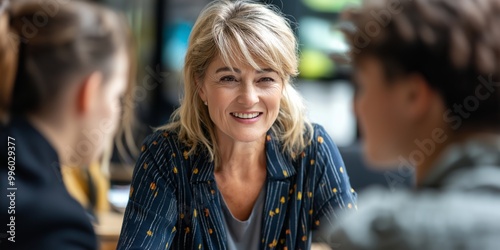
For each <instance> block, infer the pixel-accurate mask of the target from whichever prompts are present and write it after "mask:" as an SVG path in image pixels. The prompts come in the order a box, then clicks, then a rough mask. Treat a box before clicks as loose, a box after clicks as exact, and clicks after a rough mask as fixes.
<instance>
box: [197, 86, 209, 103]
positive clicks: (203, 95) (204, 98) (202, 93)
mask: <svg viewBox="0 0 500 250" xmlns="http://www.w3.org/2000/svg"><path fill="white" fill-rule="evenodd" d="M196 87H197V88H198V95H199V96H200V98H201V101H203V102H206V101H207V95H206V92H205V85H204V84H203V83H202V82H201V81H196Z"/></svg>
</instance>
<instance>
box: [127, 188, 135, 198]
mask: <svg viewBox="0 0 500 250" xmlns="http://www.w3.org/2000/svg"><path fill="white" fill-rule="evenodd" d="M133 193H134V187H130V192H129V194H128V196H129V197H132V194H133Z"/></svg>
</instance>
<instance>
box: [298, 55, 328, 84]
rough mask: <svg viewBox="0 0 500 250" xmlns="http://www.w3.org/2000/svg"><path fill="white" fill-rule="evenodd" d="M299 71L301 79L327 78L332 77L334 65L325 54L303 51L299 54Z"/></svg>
mask: <svg viewBox="0 0 500 250" xmlns="http://www.w3.org/2000/svg"><path fill="white" fill-rule="evenodd" d="M299 71H300V77H302V78H308V79H318V78H327V77H331V76H333V74H334V71H335V64H334V63H333V62H332V60H330V58H329V57H328V55H327V54H325V53H322V52H320V51H317V50H310V49H304V50H303V51H302V54H301V59H300V64H299Z"/></svg>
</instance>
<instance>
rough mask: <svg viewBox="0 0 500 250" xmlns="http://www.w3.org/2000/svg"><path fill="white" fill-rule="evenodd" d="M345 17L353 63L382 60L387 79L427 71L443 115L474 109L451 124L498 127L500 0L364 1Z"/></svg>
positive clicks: (499, 107)
mask: <svg viewBox="0 0 500 250" xmlns="http://www.w3.org/2000/svg"><path fill="white" fill-rule="evenodd" d="M342 16H343V20H344V21H345V24H348V25H344V26H343V27H344V28H343V31H344V33H345V34H346V35H347V38H348V40H349V42H350V45H351V59H352V62H353V63H354V64H356V63H357V62H359V61H360V59H362V58H364V57H366V56H373V57H375V58H377V59H379V60H380V62H381V63H382V65H383V69H384V71H385V72H384V73H385V76H386V79H387V80H388V82H391V80H393V79H394V78H397V77H399V76H403V75H406V74H410V73H418V74H420V75H422V76H423V77H424V78H425V79H426V81H427V82H428V84H429V85H430V86H431V87H432V88H433V89H435V90H436V91H437V92H438V93H440V95H441V97H442V98H443V101H444V103H445V105H446V106H447V108H448V111H447V113H445V116H444V117H443V118H444V119H445V120H447V121H450V122H451V121H453V118H454V117H453V116H454V115H457V113H459V112H460V111H459V110H458V108H460V107H462V106H461V105H463V106H465V107H466V109H467V111H470V113H467V114H466V113H464V112H462V114H460V115H462V116H463V117H462V118H464V119H463V124H462V122H460V124H458V123H455V124H454V125H453V126H452V127H453V128H454V129H458V128H459V127H460V128H466V127H470V126H471V125H472V126H474V127H476V126H486V127H490V128H500V91H499V90H500V89H499V87H500V28H499V27H500V1H496V0H475V1H473V0H366V1H365V2H364V4H363V6H361V7H359V8H357V9H350V10H348V11H346V12H344V13H343V15H342ZM462 108H463V107H462ZM462 125H464V126H462Z"/></svg>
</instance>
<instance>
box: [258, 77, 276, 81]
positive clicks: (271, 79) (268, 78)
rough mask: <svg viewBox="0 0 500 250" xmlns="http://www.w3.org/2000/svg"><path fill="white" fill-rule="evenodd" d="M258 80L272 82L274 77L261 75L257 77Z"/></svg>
mask: <svg viewBox="0 0 500 250" xmlns="http://www.w3.org/2000/svg"><path fill="white" fill-rule="evenodd" d="M259 82H274V79H273V78H271V77H262V78H260V79H259Z"/></svg>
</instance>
